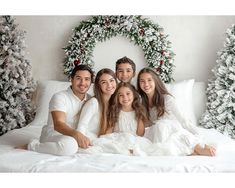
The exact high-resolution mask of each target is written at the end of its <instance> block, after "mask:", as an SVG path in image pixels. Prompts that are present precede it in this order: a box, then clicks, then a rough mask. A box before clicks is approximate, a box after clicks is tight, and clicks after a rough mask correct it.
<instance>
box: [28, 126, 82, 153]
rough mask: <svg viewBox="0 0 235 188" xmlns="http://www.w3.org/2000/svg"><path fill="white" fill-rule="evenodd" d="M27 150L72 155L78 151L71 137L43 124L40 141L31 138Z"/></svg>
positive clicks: (75, 142)
mask: <svg viewBox="0 0 235 188" xmlns="http://www.w3.org/2000/svg"><path fill="white" fill-rule="evenodd" d="M52 129H53V128H52ZM28 150H31V151H36V152H39V153H47V154H53V155H73V154H75V153H77V151H78V144H77V141H76V140H75V139H74V138H73V137H71V136H66V135H62V134H60V133H58V132H56V131H53V130H50V129H48V127H46V126H44V127H43V129H42V132H41V136H40V141H39V140H36V139H34V140H32V141H31V142H30V143H29V144H28Z"/></svg>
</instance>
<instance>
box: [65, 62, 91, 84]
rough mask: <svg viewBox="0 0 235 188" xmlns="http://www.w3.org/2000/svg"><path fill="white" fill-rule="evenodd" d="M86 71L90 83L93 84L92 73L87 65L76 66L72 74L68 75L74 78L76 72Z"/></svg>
mask: <svg viewBox="0 0 235 188" xmlns="http://www.w3.org/2000/svg"><path fill="white" fill-rule="evenodd" d="M85 70H86V71H88V72H89V73H90V74H91V82H92V83H93V81H94V72H93V71H92V69H91V67H90V66H89V65H83V64H82V65H77V66H75V67H74V69H73V70H72V73H71V74H70V78H72V79H73V78H74V76H75V74H76V72H77V71H85Z"/></svg>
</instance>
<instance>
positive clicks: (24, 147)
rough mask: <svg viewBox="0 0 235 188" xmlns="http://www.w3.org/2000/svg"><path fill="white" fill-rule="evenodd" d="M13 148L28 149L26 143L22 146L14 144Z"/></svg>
mask: <svg viewBox="0 0 235 188" xmlns="http://www.w3.org/2000/svg"><path fill="white" fill-rule="evenodd" d="M15 149H24V150H27V149H28V144H25V145H23V146H16V147H15Z"/></svg>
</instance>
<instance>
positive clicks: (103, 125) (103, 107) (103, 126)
mask: <svg viewBox="0 0 235 188" xmlns="http://www.w3.org/2000/svg"><path fill="white" fill-rule="evenodd" d="M103 74H108V75H110V76H112V77H113V78H114V80H115V82H116V84H117V78H116V75H115V73H114V72H113V71H112V70H111V69H108V68H104V69H101V70H100V71H99V72H98V73H97V74H96V77H95V83H94V95H95V97H96V98H97V100H98V103H99V107H100V123H99V133H98V136H100V135H103V134H106V131H107V111H108V109H107V108H108V104H105V102H104V99H103V92H102V90H101V88H100V83H99V82H100V77H101V76H102V75H103Z"/></svg>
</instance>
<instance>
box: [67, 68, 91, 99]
mask: <svg viewBox="0 0 235 188" xmlns="http://www.w3.org/2000/svg"><path fill="white" fill-rule="evenodd" d="M71 84H72V90H73V93H74V94H75V95H76V96H78V97H79V98H80V99H83V97H84V96H85V94H86V92H87V91H88V89H89V87H90V85H91V74H90V72H89V71H87V70H78V71H77V72H76V73H75V75H74V77H73V78H72V79H71Z"/></svg>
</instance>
